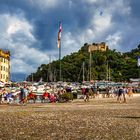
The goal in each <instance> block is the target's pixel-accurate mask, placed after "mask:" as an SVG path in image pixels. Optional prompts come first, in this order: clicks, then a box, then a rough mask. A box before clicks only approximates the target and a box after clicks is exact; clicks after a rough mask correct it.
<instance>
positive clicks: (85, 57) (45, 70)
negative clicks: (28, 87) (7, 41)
mask: <svg viewBox="0 0 140 140" xmlns="http://www.w3.org/2000/svg"><path fill="white" fill-rule="evenodd" d="M138 56H140V45H138V47H137V48H136V49H133V50H131V51H130V52H125V53H121V52H117V51H116V50H115V49H114V50H110V49H108V50H107V51H106V52H99V51H94V52H92V54H91V69H90V64H89V60H90V59H89V58H90V55H89V52H88V44H87V43H85V44H84V46H83V47H81V49H80V50H79V51H78V52H74V53H72V54H70V55H67V56H65V57H63V59H62V60H61V67H62V79H61V80H62V81H70V82H76V81H78V82H81V81H82V80H83V63H84V77H85V78H84V80H85V81H89V79H90V70H91V79H92V80H111V81H117V82H118V81H129V79H130V78H138V77H139V68H138V66H137V57H138ZM32 78H33V80H34V81H39V80H40V78H42V80H43V81H45V82H50V81H59V80H60V79H59V61H58V60H57V61H53V62H52V63H50V64H42V65H41V66H40V67H38V69H37V71H36V73H34V74H33V75H29V76H28V78H27V80H28V81H31V80H32Z"/></svg>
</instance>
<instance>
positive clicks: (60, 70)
mask: <svg viewBox="0 0 140 140" xmlns="http://www.w3.org/2000/svg"><path fill="white" fill-rule="evenodd" d="M59 45H60V46H59V81H61V41H60V44H59Z"/></svg>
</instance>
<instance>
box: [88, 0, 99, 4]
mask: <svg viewBox="0 0 140 140" xmlns="http://www.w3.org/2000/svg"><path fill="white" fill-rule="evenodd" d="M86 2H87V3H90V4H92V3H95V2H97V0H86Z"/></svg>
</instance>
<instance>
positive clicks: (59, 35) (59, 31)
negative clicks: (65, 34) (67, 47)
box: [57, 22, 62, 81]
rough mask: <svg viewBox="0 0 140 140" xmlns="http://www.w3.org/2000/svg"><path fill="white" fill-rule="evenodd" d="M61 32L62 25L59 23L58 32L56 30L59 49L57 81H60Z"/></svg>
mask: <svg viewBox="0 0 140 140" xmlns="http://www.w3.org/2000/svg"><path fill="white" fill-rule="evenodd" d="M61 32H62V24H61V22H59V30H58V40H57V43H58V49H59V81H61Z"/></svg>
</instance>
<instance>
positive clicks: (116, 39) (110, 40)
mask: <svg viewBox="0 0 140 140" xmlns="http://www.w3.org/2000/svg"><path fill="white" fill-rule="evenodd" d="M121 39H122V36H121V32H116V33H114V34H113V35H108V36H107V38H106V41H107V44H108V45H109V47H110V48H117V49H118V47H120V46H119V43H120V41H121Z"/></svg>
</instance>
